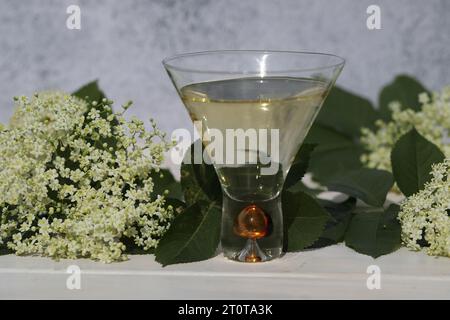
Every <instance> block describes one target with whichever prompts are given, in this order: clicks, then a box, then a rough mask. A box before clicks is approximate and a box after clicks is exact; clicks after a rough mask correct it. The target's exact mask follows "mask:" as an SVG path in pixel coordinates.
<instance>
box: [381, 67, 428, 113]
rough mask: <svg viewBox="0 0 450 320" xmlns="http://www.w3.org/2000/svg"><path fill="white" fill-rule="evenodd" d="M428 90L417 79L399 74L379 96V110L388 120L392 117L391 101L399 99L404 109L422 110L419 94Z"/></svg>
mask: <svg viewBox="0 0 450 320" xmlns="http://www.w3.org/2000/svg"><path fill="white" fill-rule="evenodd" d="M422 92H428V90H427V89H426V88H425V87H424V86H423V85H422V84H421V83H419V82H418V81H417V80H416V79H414V78H411V77H409V76H407V75H399V76H397V77H396V78H395V79H394V81H392V82H391V83H389V84H388V85H387V86H385V87H384V88H383V89H382V90H381V92H380V96H379V105H380V107H379V112H380V114H381V117H382V118H383V119H384V120H386V121H388V120H390V119H391V110H389V107H388V106H389V103H391V102H393V101H398V102H400V104H401V105H402V107H403V108H404V109H413V110H415V111H419V110H420V103H419V98H418V97H419V94H420V93H422Z"/></svg>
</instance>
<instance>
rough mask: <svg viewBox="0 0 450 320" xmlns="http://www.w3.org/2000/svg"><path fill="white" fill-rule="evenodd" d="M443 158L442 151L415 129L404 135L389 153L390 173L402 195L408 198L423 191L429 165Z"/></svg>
mask: <svg viewBox="0 0 450 320" xmlns="http://www.w3.org/2000/svg"><path fill="white" fill-rule="evenodd" d="M444 158H445V156H444V154H443V153H442V151H441V150H439V148H438V147H437V146H436V145H434V144H433V143H432V142H430V141H428V140H427V139H425V138H424V137H423V136H421V135H420V133H418V132H417V131H416V129H412V130H411V131H409V132H408V133H406V134H404V135H403V136H402V137H401V138H400V139H399V140H398V141H397V143H396V144H395V146H394V148H393V149H392V153H391V163H392V173H393V174H394V178H395V181H396V182H397V185H398V187H399V188H400V190H401V191H402V192H403V194H404V195H405V196H410V195H412V194H414V193H416V192H418V191H419V190H421V189H423V186H424V184H425V182H427V181H429V180H430V178H431V176H430V172H431V165H432V164H433V163H438V162H442V161H444Z"/></svg>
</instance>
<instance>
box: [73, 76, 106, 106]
mask: <svg viewBox="0 0 450 320" xmlns="http://www.w3.org/2000/svg"><path fill="white" fill-rule="evenodd" d="M73 95H74V96H76V97H78V98H80V99H83V100H86V101H87V102H92V101H97V102H100V101H101V100H102V99H103V98H105V97H106V96H105V94H104V93H103V91H102V90H101V89H100V88H99V86H98V80H94V81H91V82H89V83H87V84H85V85H84V86H82V87H81V88H79V89H78V90H76V91H75V92H74V93H73Z"/></svg>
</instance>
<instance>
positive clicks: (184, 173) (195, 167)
mask: <svg viewBox="0 0 450 320" xmlns="http://www.w3.org/2000/svg"><path fill="white" fill-rule="evenodd" d="M194 144H200V146H201V141H200V140H197V141H196V142H194ZM194 144H192V145H191V147H190V148H189V149H188V150H187V152H186V155H185V159H184V160H183V163H182V164H181V188H182V190H183V193H184V199H185V201H186V203H187V204H188V205H190V204H193V203H195V202H197V201H200V200H203V201H217V202H220V201H221V200H222V189H221V186H220V182H219V178H218V177H217V174H216V171H215V169H214V166H213V165H210V164H206V163H205V161H202V163H201V164H194V150H195V147H194Z"/></svg>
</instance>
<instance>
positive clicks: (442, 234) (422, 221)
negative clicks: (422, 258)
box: [398, 159, 450, 257]
mask: <svg viewBox="0 0 450 320" xmlns="http://www.w3.org/2000/svg"><path fill="white" fill-rule="evenodd" d="M431 175H432V179H431V181H430V182H428V183H427V184H426V185H425V188H424V189H423V190H421V191H419V192H418V193H416V194H414V195H412V196H410V197H408V198H406V200H404V201H403V202H402V204H401V210H400V213H399V216H398V218H399V220H400V223H401V225H402V240H403V243H404V244H405V245H406V246H407V247H409V248H411V249H413V250H419V249H420V248H421V247H422V246H426V247H427V253H428V254H429V255H435V256H447V257H450V216H449V212H450V160H449V159H447V160H445V161H444V162H442V163H438V164H435V165H433V169H432V171H431Z"/></svg>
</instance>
